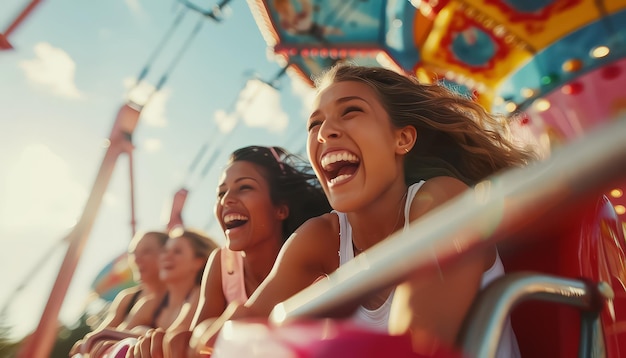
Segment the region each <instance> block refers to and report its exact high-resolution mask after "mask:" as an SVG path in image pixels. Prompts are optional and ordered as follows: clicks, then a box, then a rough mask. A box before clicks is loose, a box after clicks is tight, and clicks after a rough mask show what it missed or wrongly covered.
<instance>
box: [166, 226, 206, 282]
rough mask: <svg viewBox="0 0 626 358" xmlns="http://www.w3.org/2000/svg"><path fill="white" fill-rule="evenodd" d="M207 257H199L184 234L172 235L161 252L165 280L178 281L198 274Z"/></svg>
mask: <svg viewBox="0 0 626 358" xmlns="http://www.w3.org/2000/svg"><path fill="white" fill-rule="evenodd" d="M205 261H206V258H204V257H198V255H196V253H195V252H194V249H193V246H192V244H191V242H189V239H187V238H185V237H184V236H178V237H171V238H169V239H168V240H167V242H166V243H165V249H164V250H163V252H162V254H161V260H160V272H159V275H160V277H161V280H163V281H164V282H168V283H171V282H176V281H178V280H183V279H186V278H189V277H193V278H194V279H195V277H196V276H197V275H198V271H199V270H200V269H202V268H203V267H204V263H205Z"/></svg>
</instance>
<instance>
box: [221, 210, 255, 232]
mask: <svg viewBox="0 0 626 358" xmlns="http://www.w3.org/2000/svg"><path fill="white" fill-rule="evenodd" d="M222 220H223V221H224V227H225V228H226V229H227V230H230V229H234V228H238V227H240V226H242V225H244V224H246V223H247V222H248V220H250V218H249V217H247V216H245V215H242V214H239V213H230V214H226V215H224V218H223V219H222Z"/></svg>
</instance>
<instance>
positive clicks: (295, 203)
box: [227, 145, 332, 242]
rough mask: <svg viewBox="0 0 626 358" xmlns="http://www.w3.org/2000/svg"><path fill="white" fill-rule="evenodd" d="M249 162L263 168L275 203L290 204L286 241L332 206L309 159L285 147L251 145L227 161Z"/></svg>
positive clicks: (284, 231) (284, 232) (285, 229)
mask: <svg viewBox="0 0 626 358" xmlns="http://www.w3.org/2000/svg"><path fill="white" fill-rule="evenodd" d="M242 160H243V161H246V162H250V163H253V164H256V165H258V166H260V167H262V168H263V169H265V170H264V176H265V179H266V180H267V182H268V184H269V188H270V198H271V200H272V203H273V204H274V205H280V204H286V205H287V206H288V207H289V216H288V217H287V219H285V220H284V221H283V227H282V228H283V230H282V231H283V233H282V234H283V236H282V238H283V242H284V241H285V240H287V238H288V237H289V236H290V235H291V234H292V233H293V232H294V231H295V230H296V229H297V228H298V227H299V226H300V225H302V224H303V223H304V222H305V221H307V220H308V219H310V218H312V217H315V216H319V215H322V214H325V213H328V212H330V211H331V210H332V209H331V207H330V204H329V203H328V199H327V198H326V195H325V194H324V191H323V190H322V188H321V185H320V183H319V181H318V179H317V177H316V176H315V173H314V172H313V169H312V168H311V165H310V164H309V162H308V161H307V160H305V159H303V158H302V157H300V156H298V155H296V154H293V153H289V152H288V151H286V150H285V149H283V148H281V147H264V146H256V145H255V146H248V147H244V148H240V149H237V150H236V151H234V152H233V153H232V154H231V155H230V158H229V160H228V163H227V164H232V163H234V162H237V161H242Z"/></svg>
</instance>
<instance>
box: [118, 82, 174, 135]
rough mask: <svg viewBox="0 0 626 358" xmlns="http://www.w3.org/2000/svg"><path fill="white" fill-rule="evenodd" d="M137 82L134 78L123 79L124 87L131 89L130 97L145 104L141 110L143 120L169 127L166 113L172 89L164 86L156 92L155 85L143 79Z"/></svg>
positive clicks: (152, 124) (154, 125) (138, 102)
mask: <svg viewBox="0 0 626 358" xmlns="http://www.w3.org/2000/svg"><path fill="white" fill-rule="evenodd" d="M135 82H136V80H135V79H134V78H125V79H124V81H123V83H124V87H125V88H126V89H127V90H129V91H130V92H129V93H128V99H129V100H131V101H133V102H134V103H137V104H139V105H145V106H144V108H143V109H142V110H141V121H142V122H143V123H146V124H147V125H149V126H152V127H159V128H164V127H167V117H166V115H165V113H166V106H167V102H168V101H169V99H170V97H171V95H172V90H171V89H170V88H162V89H161V90H159V91H158V92H156V93H155V92H154V89H155V88H154V86H153V85H151V84H149V83H147V82H143V81H142V82H140V83H139V85H135ZM146 102H147V104H146Z"/></svg>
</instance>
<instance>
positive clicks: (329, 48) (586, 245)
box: [0, 0, 626, 357]
mask: <svg viewBox="0 0 626 358" xmlns="http://www.w3.org/2000/svg"><path fill="white" fill-rule="evenodd" d="M226 2H227V1H226ZM226 2H222V4H224V3H226ZM36 3H37V1H34V2H33V4H36ZM186 3H187V2H186ZM248 4H249V7H250V9H251V11H252V13H253V15H254V18H255V20H256V22H257V25H258V27H259V30H260V31H261V33H262V34H263V36H264V39H265V41H266V42H267V44H268V46H270V47H271V49H272V50H273V53H274V54H275V55H276V59H277V61H279V62H280V63H281V65H282V66H284V68H288V69H290V70H292V71H291V72H292V73H295V74H296V75H297V76H298V77H300V78H301V79H302V80H304V81H309V82H310V81H311V78H312V76H315V75H316V74H319V73H320V72H322V71H323V70H324V69H326V68H328V67H329V66H331V65H333V64H334V63H337V62H339V61H352V62H355V63H358V64H364V65H372V66H383V67H387V68H391V69H394V70H396V71H399V72H405V73H411V74H416V75H417V76H418V77H419V78H420V79H421V80H422V81H425V82H441V83H443V84H445V85H447V86H451V87H453V88H455V89H456V90H457V91H459V92H461V93H464V94H466V95H468V96H471V97H472V98H474V99H475V100H476V101H477V102H479V103H481V104H482V105H483V106H484V107H485V108H487V109H489V110H491V111H493V112H496V113H501V114H503V115H504V116H505V117H506V118H507V120H509V121H510V123H511V125H512V127H513V129H514V130H515V133H516V134H518V135H519V137H520V139H521V140H529V141H533V142H535V143H536V144H537V145H539V147H541V148H542V149H543V150H544V154H545V157H546V159H545V160H543V161H541V162H540V163H538V164H537V165H535V166H532V167H529V168H525V169H522V170H516V171H511V172H507V173H504V174H502V175H499V176H496V177H494V178H492V179H491V180H489V181H488V182H485V184H484V185H482V186H480V187H477V190H476V191H475V192H473V193H468V194H467V195H465V196H462V197H461V198H459V199H458V200H455V201H454V202H453V203H450V204H449V205H446V206H445V207H443V208H441V209H440V210H437V211H435V212H433V213H432V214H431V215H429V216H428V218H425V219H424V220H422V221H420V222H418V223H416V224H415V225H413V226H412V230H410V232H408V233H405V234H399V235H396V236H394V237H391V238H390V239H389V240H386V241H385V242H383V243H381V244H380V245H378V246H375V247H373V248H372V249H370V250H368V252H366V253H364V254H362V255H359V257H357V258H356V259H355V260H353V262H350V263H349V264H348V265H345V266H342V267H341V268H340V269H339V270H338V271H337V272H336V273H334V274H333V275H331V276H330V280H328V281H327V282H326V281H324V282H319V283H317V284H315V285H313V286H311V287H309V288H307V289H306V290H304V291H302V292H300V293H299V294H297V295H295V296H294V297H292V298H290V299H289V300H287V301H285V302H283V303H281V304H279V305H277V306H276V307H275V309H274V311H273V313H272V316H271V317H270V320H269V322H230V323H228V324H227V327H226V328H225V329H224V330H223V331H222V334H221V336H220V338H219V341H218V345H217V346H216V349H215V351H214V353H213V355H214V356H216V357H233V356H259V357H260V356H273V357H322V356H323V357H339V356H361V357H366V356H370V357H372V356H375V357H381V356H394V357H413V356H415V355H414V354H413V353H412V352H411V348H410V346H409V342H408V341H407V340H406V337H392V336H388V335H383V334H373V333H367V332H362V331H359V330H357V329H355V328H353V327H350V326H347V325H344V324H343V323H342V322H339V321H332V320H322V319H319V320H313V319H312V318H314V317H318V316H321V315H323V313H324V312H326V311H328V310H329V309H332V307H335V306H337V305H341V304H342V303H344V302H347V301H350V300H351V299H354V298H356V297H359V296H360V295H364V294H367V293H368V292H371V291H373V290H377V289H380V288H382V287H385V286H388V285H392V284H394V283H396V282H398V281H400V280H402V278H403V277H405V275H407V274H409V273H416V272H417V273H419V272H420V271H421V270H424V271H426V270H429V269H432V268H434V267H435V265H445V264H446V263H447V262H450V261H451V260H454V258H455V257H456V256H458V255H463V254H466V253H469V252H472V251H473V250H476V249H479V248H480V247H481V246H482V245H485V244H487V243H497V244H498V245H499V247H500V251H501V253H502V256H503V261H504V264H505V267H506V269H507V272H510V274H507V275H506V276H505V277H504V278H503V279H501V280H499V281H497V282H496V283H495V284H494V285H491V286H490V287H489V288H488V289H487V290H485V291H484V292H483V294H482V295H481V296H480V297H479V298H478V299H477V300H476V302H475V305H474V308H473V310H472V312H471V313H470V315H469V316H468V317H467V318H466V322H465V329H464V331H463V333H462V335H461V337H459V342H460V346H461V347H463V351H462V352H458V351H454V350H452V349H451V350H449V351H446V352H447V354H448V355H449V356H470V357H491V356H493V355H494V352H495V349H496V348H497V342H498V338H499V336H498V332H499V327H501V325H502V324H503V317H506V315H507V314H509V313H510V314H511V315H512V321H513V325H514V329H515V332H516V334H517V336H518V340H519V343H520V348H521V351H522V355H523V356H524V357H571V356H576V355H577V356H580V357H590V356H606V357H625V356H626V240H625V238H624V232H625V231H626V226H625V224H624V222H625V221H626V208H625V206H626V196H625V195H624V192H625V191H626V165H625V163H626V117H625V116H626V91H625V90H624V88H626V2H625V1H623V0H421V1H420V0H411V1H406V0H402V1H401V0H388V1H384V0H269V1H260V0H248ZM196 10H197V9H196ZM5 35H7V36H6V37H5V36H2V37H1V38H0V40H2V42H0V45H2V44H3V43H6V44H8V42H7V41H6V38H7V37H8V32H6V33H5ZM2 46H5V47H6V45H2ZM140 110H141V109H140V107H137V106H134V105H133V104H125V105H124V106H123V107H122V109H121V110H120V114H119V116H118V119H117V121H116V123H115V125H114V127H113V131H112V134H111V138H110V139H111V149H110V151H108V152H107V156H109V155H110V157H105V159H104V161H103V166H102V168H101V172H100V174H99V176H98V181H97V182H96V183H95V185H94V190H93V192H92V195H91V196H90V199H89V202H88V203H87V206H86V211H85V214H84V215H83V217H82V218H81V221H80V222H79V224H78V225H77V229H76V231H75V232H73V233H72V234H70V236H68V241H69V242H70V244H71V245H70V248H69V249H68V258H66V261H65V262H64V266H63V267H62V268H61V270H66V272H63V271H62V272H60V274H59V281H58V285H59V286H60V287H61V290H63V287H64V288H65V289H67V285H68V284H69V280H70V279H71V272H72V270H73V267H75V265H76V260H77V259H78V256H80V250H79V247H80V246H81V245H82V243H83V242H84V240H85V239H86V237H87V236H88V233H89V230H90V227H91V224H92V222H93V215H95V213H96V211H97V205H99V201H100V199H101V196H102V193H103V190H104V188H105V187H106V184H107V182H108V178H109V177H110V174H111V170H112V166H111V165H113V164H114V163H115V158H116V157H117V156H118V155H120V154H122V153H130V151H131V150H132V148H131V147H129V146H130V142H129V141H128V138H129V137H130V134H132V132H133V130H134V128H135V126H136V124H137V120H138V117H139V112H140ZM105 164H106V165H105ZM186 194H187V193H186V192H184V191H181V192H179V193H178V194H177V196H178V200H175V203H177V206H176V207H175V208H174V209H175V210H173V213H172V220H171V222H172V223H176V224H182V217H181V210H182V206H183V204H184V199H185V196H186ZM433 253H434V255H435V256H434V257H435V258H436V260H433ZM68 273H69V276H68ZM98 282H102V281H98ZM105 286H106V285H105ZM107 287H108V286H107ZM101 291H102V292H104V291H106V290H105V289H102V290H101ZM102 294H104V293H102ZM108 294H110V292H109V293H108ZM59 305H60V302H58V299H57V298H53V297H52V296H51V300H50V303H49V306H48V307H47V309H46V311H45V312H44V317H42V323H40V327H39V328H40V330H38V331H37V332H36V333H35V338H36V342H39V343H38V344H36V345H33V347H34V348H33V349H31V350H30V352H31V353H32V352H34V353H32V354H34V355H31V356H39V355H41V352H43V351H45V346H46V345H47V344H49V341H50V340H51V339H52V338H53V337H52V336H51V333H46V332H48V331H46V330H49V327H50V324H49V323H48V324H47V323H46V322H51V321H52V320H53V318H54V317H53V316H54V315H55V314H58V306H59ZM42 347H44V348H43V350H42ZM31 353H27V354H31ZM24 356H25V357H26V356H29V355H24Z"/></svg>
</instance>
